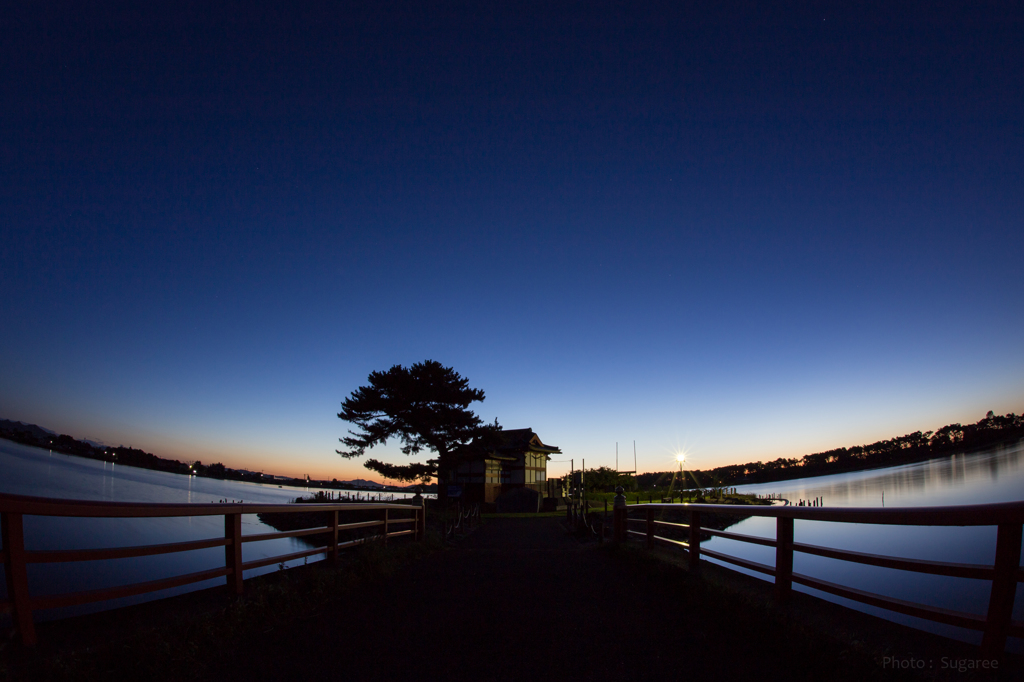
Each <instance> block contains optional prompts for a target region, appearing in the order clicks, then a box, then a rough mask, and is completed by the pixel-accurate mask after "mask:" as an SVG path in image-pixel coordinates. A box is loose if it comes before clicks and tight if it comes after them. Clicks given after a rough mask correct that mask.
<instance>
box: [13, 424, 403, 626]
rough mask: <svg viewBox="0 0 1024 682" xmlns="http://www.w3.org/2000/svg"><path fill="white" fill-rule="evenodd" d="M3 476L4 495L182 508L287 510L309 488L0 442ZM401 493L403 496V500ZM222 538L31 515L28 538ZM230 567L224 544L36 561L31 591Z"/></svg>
mask: <svg viewBox="0 0 1024 682" xmlns="http://www.w3.org/2000/svg"><path fill="white" fill-rule="evenodd" d="M0 471H3V476H2V477H0V492H4V493H11V494H15V495H32V496H38V497H51V498H62V499H72V500H101V501H111V502H115V501H116V502H166V503H178V504H180V503H209V502H219V501H221V500H243V501H245V502H263V503H273V504H283V503H287V502H291V501H292V500H294V499H295V497H297V496H299V495H303V494H306V493H307V492H308V491H306V490H304V489H301V488H291V487H279V486H277V485H261V484H257V483H241V482H238V481H220V480H217V479H211V478H200V477H195V476H181V475H178V474H170V473H165V472H160V471H150V470H148V469H138V468H135V467H129V466H123V465H122V466H118V465H117V464H114V463H111V462H102V461H97V460H90V459H83V458H80V457H73V456H70V455H63V454H59V453H54V452H49V451H46V450H41V449H39V448H33V447H29V446H26V445H19V444H17V443H12V442H10V441H5V440H0ZM397 496H398V497H404V495H403V494H397ZM271 532H274V529H273V528H270V527H269V526H267V525H265V524H263V523H262V522H260V520H259V519H258V518H256V515H255V514H244V515H243V516H242V533H243V534H244V535H253V534H259V533H271ZM223 535H224V521H223V517H220V516H195V517H182V518H156V519H118V518H112V519H104V518H97V519H85V518H66V517H46V516H26V517H25V542H26V548H27V549H29V550H52V549H99V548H107V547H127V546H135V545H154V544H162V543H169V542H186V541H189V540H200V539H207V538H215V537H223ZM305 548H306V545H303V544H301V541H300V540H297V539H295V538H284V539H278V540H267V541H262V542H248V543H245V544H244V545H243V546H242V560H243V561H253V560H256V559H262V558H267V557H271V556H278V555H281V554H288V553H290V552H296V551H299V550H301V549H305ZM309 560H310V561H316V560H319V558H314V557H310V559H309ZM304 561H306V560H305V559H298V560H293V561H291V562H288V564H287V565H288V566H293V565H297V564H301V563H303V562H304ZM223 565H224V550H223V549H221V548H212V549H204V550H195V551H191V552H179V553H174V554H162V555H158V556H150V557H136V558H131V559H116V560H110V561H90V562H75V563H67V564H32V565H30V566H29V589H30V590H31V592H32V594H34V595H43V594H60V593H65V592H77V591H81V590H91V589H99V588H103V587H111V586H115V585H123V584H128V583H134V582H143V581H148V580H156V579H159V578H165V577H170V576H173V575H181V574H185V573H193V572H196V571H203V570H207V569H211V568H219V567H221V566H223ZM0 566H2V564H0ZM277 569H278V566H276V565H272V566H264V567H261V568H257V569H251V570H248V571H246V572H245V577H247V578H249V577H252V576H255V575H260V574H263V573H267V572H270V571H274V570H277ZM0 572H2V568H0ZM223 582H224V579H223V578H218V579H214V580H210V581H206V582H203V583H197V584H195V585H186V586H182V587H178V588H173V589H170V590H164V591H162V592H159V593H156V594H149V595H138V596H135V597H126V598H124V599H118V600H113V601H110V602H103V603H100V604H87V605H83V606H77V607H70V608H65V609H52V610H48V611H40V612H37V618H39V619H40V620H47V619H50V618H55V617H65V616H70V615H76V614H79V613H87V612H92V611H98V610H103V609H107V608H114V607H116V606H123V605H127V604H134V603H139V602H143V601H148V600H151V599H157V598H161V597H166V596H170V595H173V594H180V593H183V592H189V591H192V590H196V589H202V588H205V587H211V586H213V585H217V584H223ZM0 594H3V595H4V596H6V581H0ZM4 619H6V620H4ZM9 619H10V616H9V615H4V616H0V622H9Z"/></svg>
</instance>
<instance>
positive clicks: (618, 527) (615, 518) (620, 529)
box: [612, 485, 626, 543]
mask: <svg viewBox="0 0 1024 682" xmlns="http://www.w3.org/2000/svg"><path fill="white" fill-rule="evenodd" d="M615 492H616V495H615V499H614V500H613V501H612V541H613V542H615V543H621V542H625V541H626V496H625V495H623V494H622V492H623V488H622V486H621V485H620V486H616V487H615Z"/></svg>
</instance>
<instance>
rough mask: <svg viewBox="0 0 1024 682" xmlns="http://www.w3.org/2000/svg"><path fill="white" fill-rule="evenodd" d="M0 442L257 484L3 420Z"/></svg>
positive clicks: (218, 467) (224, 471)
mask: <svg viewBox="0 0 1024 682" xmlns="http://www.w3.org/2000/svg"><path fill="white" fill-rule="evenodd" d="M0 438H5V439H7V440H10V441H14V442H15V443H21V444H23V445H33V446H35V447H37V448H44V449H46V450H53V451H54V452H60V453H62V454H65V455H75V456H76V457H86V458H88V459H98V460H102V461H104V462H113V463H115V464H124V465H126V466H133V467H138V468H140V469H153V470H154V471H167V472H170V473H174V474H195V475H197V476H207V477H210V478H226V479H234V480H238V481H252V480H259V478H258V474H257V475H256V477H253V476H252V475H249V476H246V475H245V474H244V473H243V472H240V471H235V470H234V469H228V468H227V467H225V466H224V465H223V464H220V463H217V464H210V465H208V466H207V465H204V464H203V463H202V462H191V463H189V462H180V461H178V460H176V459H164V458H163V457H157V456H156V455H154V454H152V453H149V452H146V451H144V450H139V449H138V448H132V447H125V446H123V445H118V446H117V447H106V446H96V445H93V444H92V443H87V442H85V441H81V440H76V439H74V438H72V437H71V436H69V435H67V434H66V433H62V434H61V435H59V436H58V435H56V434H53V433H50V432H48V431H46V430H45V429H42V428H40V427H38V426H36V425H35V424H22V423H21V422H12V421H10V420H7V419H2V420H0Z"/></svg>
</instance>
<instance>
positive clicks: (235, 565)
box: [224, 514, 242, 594]
mask: <svg viewBox="0 0 1024 682" xmlns="http://www.w3.org/2000/svg"><path fill="white" fill-rule="evenodd" d="M224 538H225V539H226V540H227V541H228V544H226V545H224V564H225V566H226V567H227V568H230V569H231V573H229V574H228V576H227V586H228V592H229V593H231V594H242V515H241V514H225V515H224Z"/></svg>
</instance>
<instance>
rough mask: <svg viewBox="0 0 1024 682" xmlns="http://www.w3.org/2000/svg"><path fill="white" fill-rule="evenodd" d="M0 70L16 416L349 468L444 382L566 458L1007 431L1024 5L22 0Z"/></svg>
mask: <svg viewBox="0 0 1024 682" xmlns="http://www.w3.org/2000/svg"><path fill="white" fill-rule="evenodd" d="M293 5H298V6H293ZM0 59H2V62H0V88H2V93H3V95H2V97H0V116H2V118H0V125H2V128H0V143H2V145H0V221H2V222H0V230H2V232H3V240H2V244H3V248H2V251H0V265H2V270H0V286H2V292H3V295H2V297H0V319H3V320H4V330H3V334H2V335H0V416H4V417H7V418H12V419H21V420H24V421H34V422H37V423H39V424H41V425H44V426H49V427H51V428H54V429H58V430H61V431H66V432H69V433H72V434H74V435H76V436H81V437H90V438H94V439H98V440H102V441H105V442H108V443H112V444H118V443H124V444H129V443H131V444H134V445H136V446H137V447H145V448H146V449H148V450H151V451H153V452H156V453H157V454H162V455H167V456H175V457H181V458H188V459H196V458H198V459H201V460H203V461H217V460H220V461H224V462H225V463H227V464H229V465H234V466H247V467H248V468H256V469H264V470H266V471H268V472H272V473H296V474H297V473H310V474H312V475H315V476H326V477H335V476H337V477H338V478H350V477H354V476H365V475H367V474H368V473H369V472H366V471H365V470H364V469H362V468H361V467H360V466H359V465H358V463H353V462H350V461H342V460H341V459H340V458H338V457H337V456H336V455H334V449H335V447H336V444H337V441H336V439H337V438H338V437H339V436H341V435H343V433H344V429H345V424H343V423H342V422H341V421H340V420H338V419H337V417H336V416H335V415H336V413H337V412H338V410H339V408H340V401H341V400H342V399H343V398H344V397H345V396H347V395H348V393H349V392H351V391H352V390H353V389H354V388H356V387H357V386H359V385H360V384H361V383H364V382H365V380H366V376H367V374H368V373H369V372H370V371H372V370H376V369H386V368H387V367H389V366H390V365H392V364H406V365H407V364H410V363H412V362H417V361H420V360H424V359H427V358H432V359H437V360H439V361H441V362H443V363H445V364H446V365H451V366H454V367H455V369H456V370H458V371H460V372H461V373H462V374H463V375H465V376H467V377H469V379H470V382H471V385H474V386H478V387H480V388H483V389H484V390H485V391H486V393H487V396H488V397H487V400H486V402H485V403H484V404H483V405H482V406H480V408H479V412H480V414H481V416H483V417H485V418H486V419H488V420H491V419H493V418H495V417H496V418H498V420H499V421H500V422H501V423H502V424H503V425H505V426H507V427H510V428H519V427H526V426H530V427H533V428H534V429H535V430H536V431H537V432H538V433H539V434H540V435H541V437H542V438H543V439H545V441H548V442H552V443H555V444H556V445H559V446H561V447H562V449H563V450H564V451H565V453H566V457H574V458H576V459H577V460H579V459H581V458H587V460H588V465H591V464H593V465H601V464H605V465H609V464H614V448H615V443H616V442H619V443H620V447H621V448H624V449H628V448H631V441H632V440H633V439H636V441H637V444H638V449H639V452H640V460H641V461H640V468H641V469H654V470H658V469H667V468H670V467H671V466H673V464H672V459H671V458H672V456H673V455H674V453H675V452H676V451H677V450H679V449H687V450H688V451H689V452H690V458H691V461H693V462H694V466H703V467H709V466H715V465H719V464H725V463H735V462H745V461H749V460H752V459H765V458H775V457H778V456H802V455H803V454H806V453H808V452H812V451H817V450H823V449H828V448H831V447H837V446H841V445H852V444H855V443H860V442H865V441H872V440H876V439H878V438H884V437H889V436H893V435H900V434H902V433H906V432H909V431H913V430H917V429H930V428H935V427H938V426H941V425H943V424H945V423H948V422H950V421H976V420H977V419H979V418H981V417H982V416H983V415H984V413H985V412H986V411H987V410H989V409H994V410H995V411H997V412H1009V411H1015V412H1021V411H1024V358H1022V353H1021V348H1022V347H1024V346H1022V344H1021V337H1022V332H1024V304H1022V296H1021V292H1022V290H1024V288H1022V286H1021V285H1022V283H1024V277H1022V275H1021V262H1022V256H1024V173H1022V171H1024V10H1022V9H1021V6H1020V5H1019V4H1015V3H1006V4H994V5H986V6H981V5H978V4H977V3H955V4H944V5H943V6H942V7H940V8H937V7H935V6H933V5H931V4H920V5H915V6H911V5H907V6H903V7H899V8H893V7H891V6H889V5H888V4H878V5H870V6H869V5H866V4H863V3H855V4H854V3H851V4H850V5H848V6H846V7H842V8H837V7H836V6H835V4H834V3H821V4H811V3H802V4H799V5H795V6H785V7H774V6H765V5H763V4H761V5H754V4H747V3H732V4H724V3H715V4H714V6H713V7H681V6H680V4H679V3H661V4H655V3H595V2H586V3H582V2H580V3H537V4H534V5H529V4H527V3H521V2H519V3H507V4H505V3H373V4H372V5H370V6H367V5H366V4H365V3H364V4H363V5H362V6H360V5H351V4H345V3H341V4H339V3H280V4H271V3H237V4H235V5H229V4H228V3H216V4H215V6H212V7H211V6H209V4H207V3H194V4H192V5H188V4H184V3H167V4H165V5H162V6H157V7H153V6H150V5H148V4H147V5H146V6H145V7H139V6H138V4H137V3H123V4H122V5H120V6H115V5H114V4H112V3H111V4H108V5H107V6H106V9H102V10H100V9H96V8H95V7H80V6H76V5H71V6H69V5H68V4H48V3H38V4H37V3H33V4H31V6H25V7H14V8H11V9H10V11H9V14H8V16H7V17H5V19H4V21H3V24H2V26H0ZM391 450H393V453H392V454H393V455H394V456H395V457H396V458H399V459H400V458H401V457H402V456H401V455H400V454H397V448H393V449H389V451H391ZM385 455H387V452H386V453H385ZM558 466H560V465H558ZM552 471H553V472H554V473H558V469H557V466H556V465H553V466H552Z"/></svg>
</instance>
